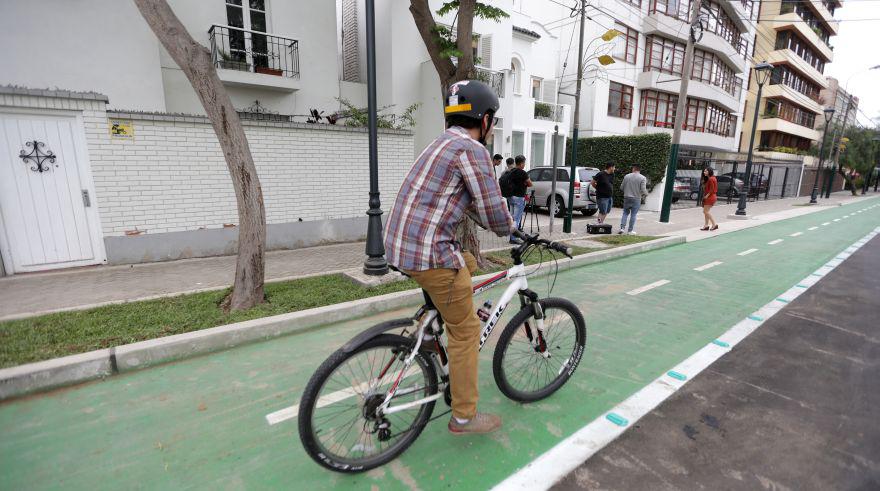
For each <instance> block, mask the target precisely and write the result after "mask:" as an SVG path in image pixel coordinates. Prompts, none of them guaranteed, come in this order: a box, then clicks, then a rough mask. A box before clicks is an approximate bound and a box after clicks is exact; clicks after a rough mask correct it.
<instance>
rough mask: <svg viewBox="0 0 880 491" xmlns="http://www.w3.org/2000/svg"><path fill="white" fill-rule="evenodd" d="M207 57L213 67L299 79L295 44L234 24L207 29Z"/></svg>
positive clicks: (289, 40)
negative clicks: (208, 49) (208, 51)
mask: <svg viewBox="0 0 880 491" xmlns="http://www.w3.org/2000/svg"><path fill="white" fill-rule="evenodd" d="M208 36H209V40H210V43H211V60H212V61H213V62H214V66H215V67H216V68H225V69H227V70H239V71H242V72H252V73H262V74H265V75H276V76H279V77H291V78H299V43H298V42H297V40H296V39H288V38H283V37H280V36H273V35H271V34H266V33H264V32H258V31H251V30H248V29H240V28H238V27H231V26H220V25H213V26H211V28H210V29H208Z"/></svg>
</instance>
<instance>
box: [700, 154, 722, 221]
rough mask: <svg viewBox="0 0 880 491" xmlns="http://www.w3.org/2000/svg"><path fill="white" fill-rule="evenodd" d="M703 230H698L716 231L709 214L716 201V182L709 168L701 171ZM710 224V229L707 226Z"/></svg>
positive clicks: (713, 172) (712, 218)
mask: <svg viewBox="0 0 880 491" xmlns="http://www.w3.org/2000/svg"><path fill="white" fill-rule="evenodd" d="M702 181H703V220H704V224H703V228H701V229H700V230H703V231H705V230H718V224H717V223H715V218H714V217H712V214H711V213H709V210H711V209H712V206H713V205H715V201H716V200H717V199H718V196H717V195H718V180H717V179H715V171H714V170H712V168H711V167H706V168H705V169H703V177H702ZM710 223H711V224H712V226H711V228H710V226H709V224H710Z"/></svg>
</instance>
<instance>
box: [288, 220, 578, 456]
mask: <svg viewBox="0 0 880 491" xmlns="http://www.w3.org/2000/svg"><path fill="white" fill-rule="evenodd" d="M519 237H520V239H521V240H522V241H523V242H522V244H521V245H518V246H516V247H514V248H513V249H512V250H511V252H510V254H511V257H512V258H513V263H514V264H513V267H512V268H510V269H509V270H508V271H505V272H503V273H499V274H498V275H496V276H493V277H492V278H490V279H488V280H486V281H484V282H482V283H480V284H478V285H476V286H475V287H474V294H478V293H480V292H483V291H485V290H486V289H488V288H491V287H492V286H494V285H496V284H497V283H499V282H501V281H503V280H505V279H507V280H509V281H510V284H509V285H508V286H507V289H506V290H504V293H503V294H502V295H501V298H500V299H499V300H498V303H497V304H496V305H495V306H494V307H492V305H491V303H489V302H487V304H484V306H483V307H484V308H483V309H480V311H478V314H480V317H481V320H483V323H482V333H481V335H480V349H481V350H482V348H483V345H484V344H485V343H486V340H487V339H488V338H489V335H490V334H492V330H493V329H494V328H495V325H496V324H497V323H498V321H499V319H501V314H502V313H503V312H504V310H505V309H506V308H507V306H508V304H509V303H510V302H511V301H512V300H513V299H514V297H517V296H518V297H519V301H520V310H519V312H518V313H517V314H516V315H515V316H513V318H512V319H511V320H510V322H508V324H507V326H506V327H505V328H504V330H503V331H502V333H501V336H500V338H499V339H498V343H497V345H496V346H495V354H494V358H493V364H492V365H493V366H492V368H493V374H494V377H495V383H496V384H497V385H498V388H499V389H500V390H501V392H502V393H503V394H504V395H505V396H507V397H509V398H510V399H513V400H515V401H520V402H534V401H538V400H541V399H544V398H545V397H548V396H549V395H551V394H553V393H554V392H556V391H557V390H559V388H560V387H562V386H563V385H564V384H565V382H566V381H568V379H569V377H571V375H572V374H573V373H574V371H575V369H576V368H577V366H578V363H580V361H581V357H582V356H583V353H584V345H585V343H586V337H587V330H586V325H585V322H584V317H583V315H582V314H581V312H580V310H579V309H578V308H577V306H575V305H574V304H573V303H571V302H570V301H568V300H565V299H562V298H539V296H538V294H537V293H535V292H534V291H532V290H529V287H528V281H527V278H526V270H525V266H524V265H523V257H525V256H526V255H527V254H528V253H529V251H532V250H534V249H541V250H548V251H556V252H561V253H563V254H565V255H566V256H569V257H571V249H569V248H567V246H565V245H563V244H558V243H555V242H550V241H547V240H544V239H539V238H538V236H537V235H534V236H531V235H527V234H522V233H520V234H519ZM551 255H552V254H551ZM486 307H488V308H486ZM394 330H400V332H399V333H398V334H389V331H394ZM443 332H444V331H443V319H441V318H440V316H439V313H438V312H437V310H436V308H435V307H434V305H433V303H432V302H431V299H430V297H429V296H428V295H427V294H425V304H424V305H423V306H422V307H420V308H419V309H418V311H417V312H416V313H415V315H414V316H412V317H411V318H407V319H398V320H392V321H388V322H383V323H381V324H378V325H375V326H373V327H371V328H369V329H367V330H366V331H363V332H361V333H360V334H358V335H357V336H355V337H354V338H352V339H351V340H350V341H348V342H347V343H346V344H345V345H344V346H343V347H342V348H340V349H339V350H337V351H336V352H334V353H333V354H332V355H330V357H329V358H327V360H325V361H324V363H322V364H321V366H320V367H319V368H318V370H317V371H316V372H315V374H314V375H312V378H311V379H310V380H309V383H308V385H307V386H306V389H305V391H304V393H303V396H302V400H301V401H300V405H299V418H298V419H299V434H300V438H301V440H302V443H303V446H304V447H305V450H306V452H307V453H308V454H309V456H310V457H311V458H312V459H314V460H315V461H316V462H317V463H319V464H321V465H322V466H324V467H326V468H328V469H331V470H334V471H338V472H363V471H366V470H369V469H372V468H374V467H378V466H380V465H383V464H385V463H387V462H389V461H391V460H393V459H394V458H395V457H397V456H398V455H400V454H401V453H402V452H403V451H404V450H406V448H407V447H409V446H410V445H411V444H412V443H413V442H414V441H415V440H416V438H418V436H419V434H420V433H421V432H422V430H423V429H424V427H425V425H426V424H427V423H428V422H429V421H430V420H431V413H432V412H433V410H434V404H435V402H436V401H437V400H438V399H440V398H441V397H443V398H444V399H445V402H446V404H447V405H451V401H452V398H451V393H450V390H449V358H448V356H447V352H446V343H445V340H444V337H443ZM444 414H445V413H444ZM440 416H442V415H440ZM440 416H437V417H440ZM434 419H436V417H435V418H434Z"/></svg>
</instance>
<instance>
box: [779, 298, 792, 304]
mask: <svg viewBox="0 0 880 491" xmlns="http://www.w3.org/2000/svg"><path fill="white" fill-rule="evenodd" d="M776 301H777V302H782V303H788V302H790V301H791V300H786V299H784V298H777V299H776Z"/></svg>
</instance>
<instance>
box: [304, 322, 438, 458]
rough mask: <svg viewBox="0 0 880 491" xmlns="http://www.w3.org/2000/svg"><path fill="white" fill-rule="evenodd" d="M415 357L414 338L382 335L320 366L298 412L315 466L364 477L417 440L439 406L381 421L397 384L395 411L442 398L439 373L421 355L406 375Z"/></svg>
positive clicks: (421, 407)
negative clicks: (410, 359) (379, 411)
mask: <svg viewBox="0 0 880 491" xmlns="http://www.w3.org/2000/svg"><path fill="white" fill-rule="evenodd" d="M411 352H412V340H411V339H410V338H407V337H403V336H397V335H393V334H382V335H379V336H377V337H375V338H373V339H370V340H369V341H367V342H366V343H364V344H363V345H362V346H360V347H359V348H357V349H355V350H354V351H352V352H350V353H346V352H344V351H342V350H339V351H337V352H335V353H333V354H332V355H331V356H330V358H328V359H327V360H326V361H324V363H323V364H321V366H320V367H319V368H318V370H317V371H316V372H315V374H314V375H313V376H312V378H311V380H309V383H308V385H307V386H306V390H305V392H303V396H302V401H300V406H299V435H300V439H301V440H302V443H303V446H304V447H305V450H306V453H308V454H309V456H310V457H311V458H312V459H314V460H315V462H317V463H319V464H321V465H322V466H324V467H326V468H328V469H330V470H334V471H337V472H349V473H352V472H363V471H367V470H370V469H372V468H374V467H378V466H380V465H383V464H386V463H388V462H390V461H391V460H393V459H394V458H395V457H397V456H398V455H400V454H401V453H402V452H403V451H404V450H406V448H407V447H409V446H410V445H411V444H412V443H413V442H414V441H415V440H416V438H418V436H419V434H420V433H421V432H422V429H424V427H425V424H427V422H428V419H429V418H430V417H431V412H432V411H433V410H434V401H431V402H427V403H424V404H416V405H413V406H412V407H410V408H408V409H404V410H402V411H400V412H395V413H393V414H387V415H380V416H377V415H376V409H377V408H378V407H379V406H380V405H381V404H382V402H383V401H384V400H385V397H386V395H387V394H388V392H389V391H390V390H391V388H392V387H393V385H394V384H395V383H397V381H399V385H398V387H397V390H396V392H395V394H396V395H395V396H394V397H393V398H392V399H391V405H390V408H393V407H395V406H402V405H404V404H406V403H410V402H415V401H418V400H420V399H423V398H426V397H428V396H430V395H433V394H436V393H437V372H436V370H435V369H434V365H433V363H431V362H430V361H429V360H427V359H425V358H424V357H423V356H422V355H421V354H418V355H416V357H415V359H414V361H413V363H412V365H410V367H409V369H407V370H406V371H405V372H404V371H403V370H404V362H403V360H405V359H406V357H407V356H409V354H410V353H411Z"/></svg>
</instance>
